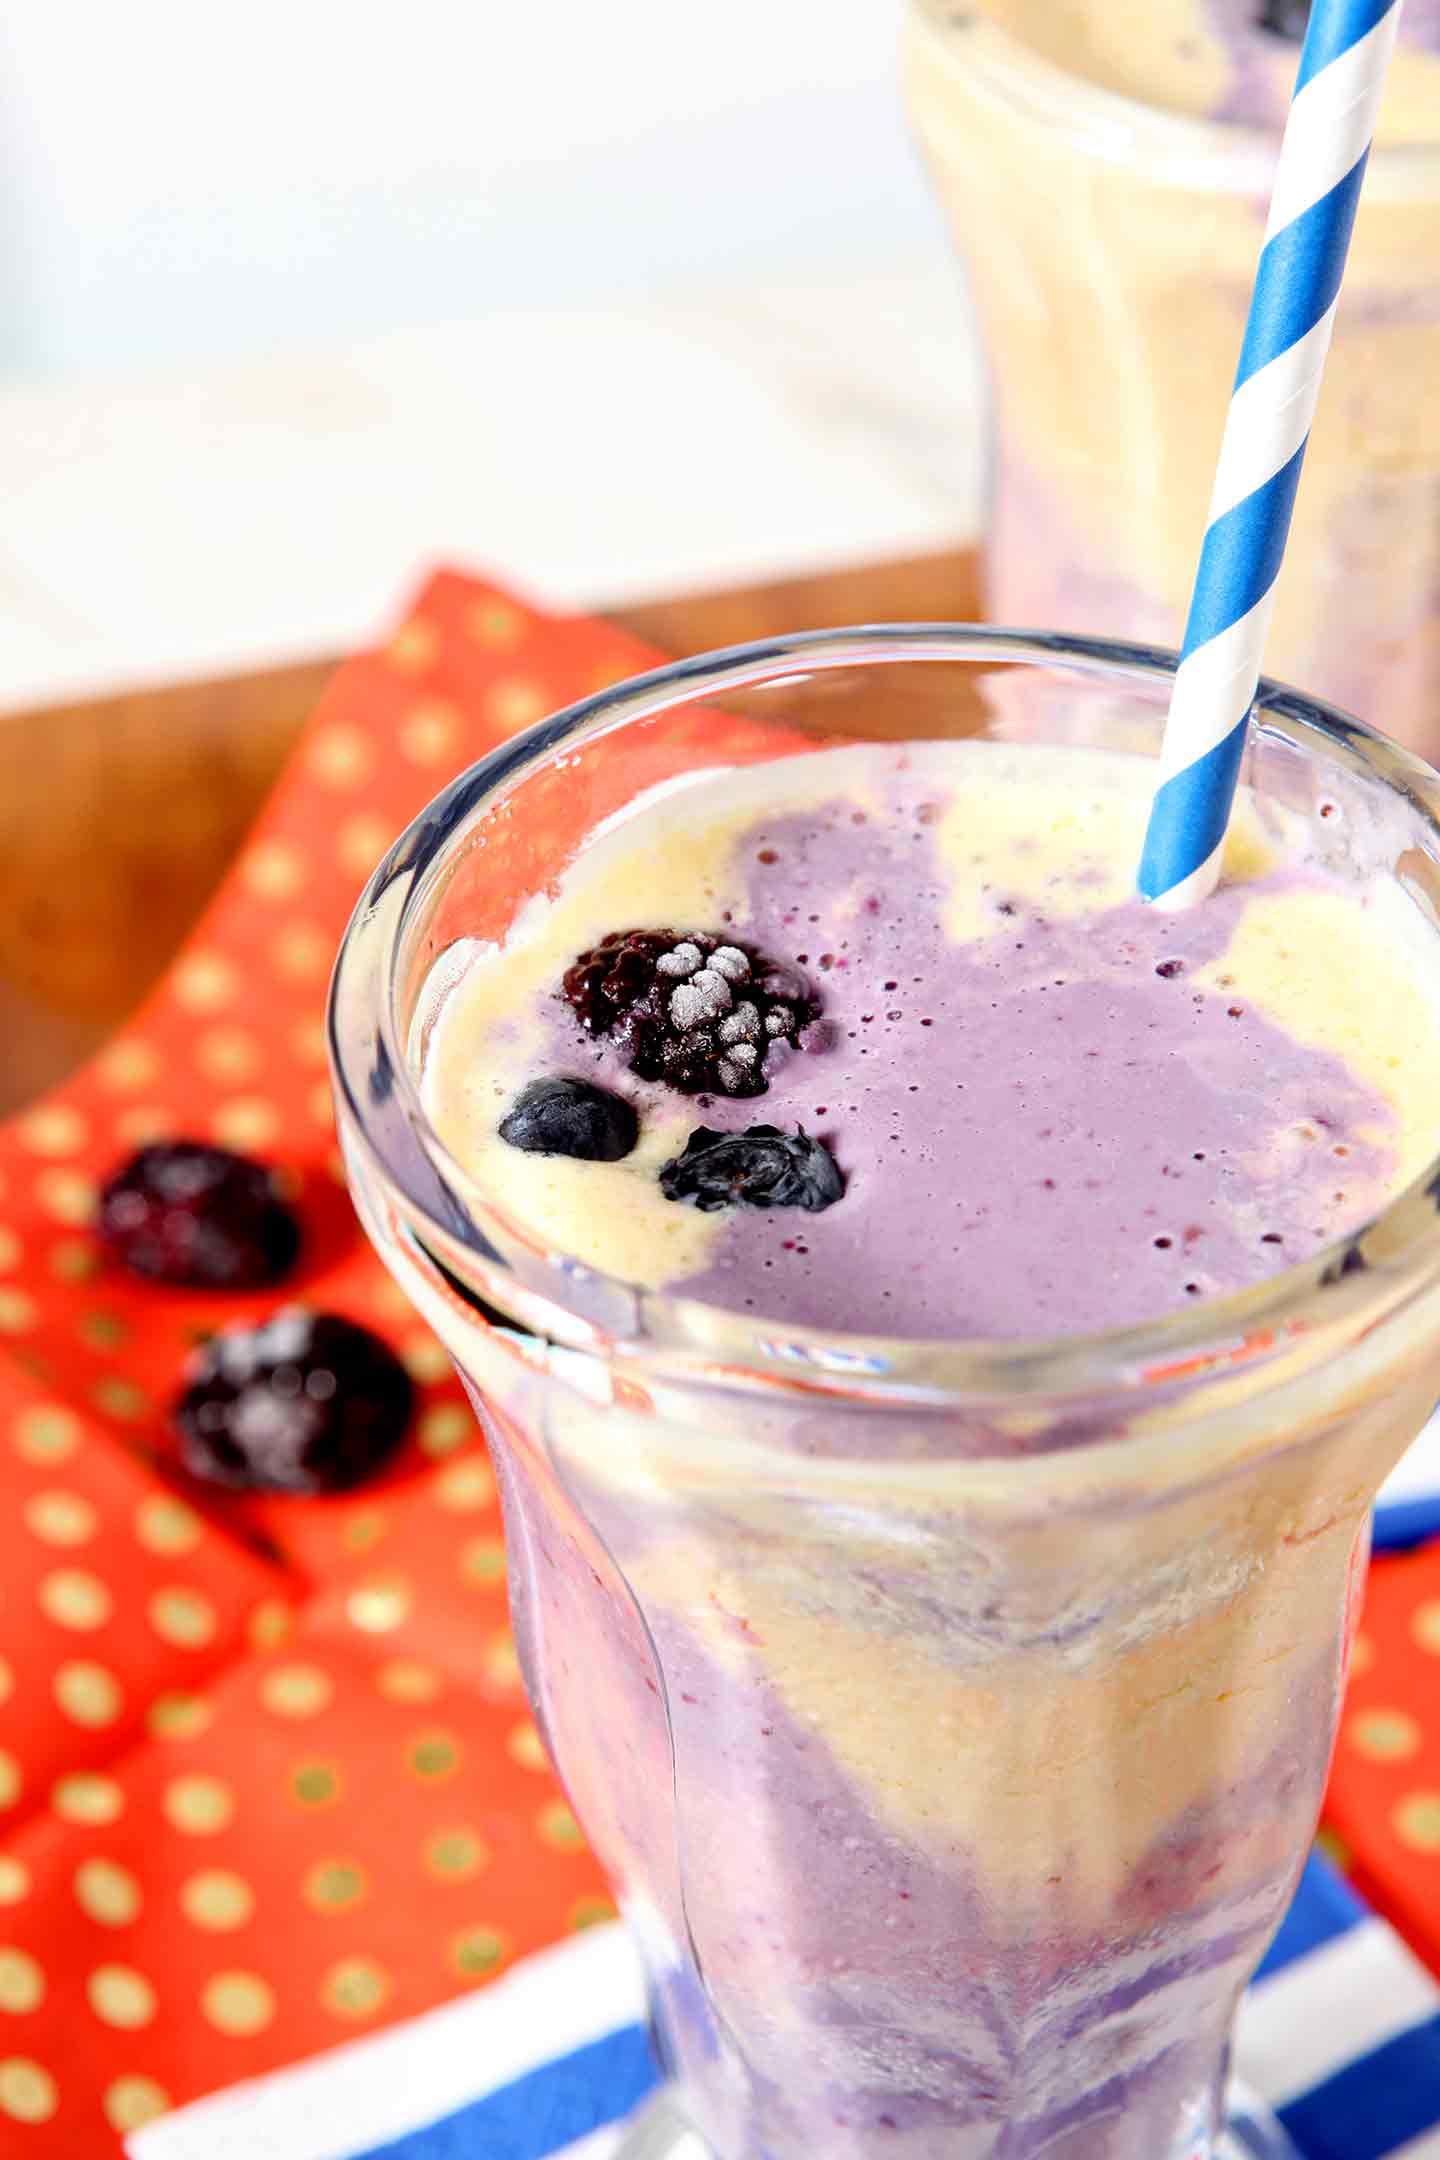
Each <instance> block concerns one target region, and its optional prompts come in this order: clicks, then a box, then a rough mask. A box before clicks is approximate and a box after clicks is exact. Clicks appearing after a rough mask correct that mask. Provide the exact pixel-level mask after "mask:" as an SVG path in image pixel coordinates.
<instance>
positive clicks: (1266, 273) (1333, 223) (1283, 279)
mask: <svg viewBox="0 0 1440 2160" xmlns="http://www.w3.org/2000/svg"><path fill="white" fill-rule="evenodd" d="M1369 156H1370V152H1369V149H1368V148H1367V149H1364V150H1362V151H1361V153H1360V155H1359V157H1358V158H1357V159H1356V160H1355V163H1354V164H1353V165H1352V166H1351V168H1350V170H1349V172H1348V173H1346V175H1345V177H1344V179H1343V180H1337V181H1336V183H1335V185H1334V187H1333V188H1331V190H1330V192H1329V194H1328V195H1322V196H1321V197H1320V200H1319V201H1318V202H1313V203H1311V205H1310V207H1309V209H1308V210H1302V211H1301V213H1300V215H1299V217H1297V218H1293V219H1292V220H1291V222H1290V223H1289V224H1288V225H1282V226H1281V228H1280V230H1279V232H1278V233H1276V235H1275V237H1274V239H1273V240H1271V241H1269V242H1268V243H1267V244H1266V247H1265V251H1264V253H1263V254H1262V255H1261V257H1260V267H1259V269H1258V270H1257V271H1256V273H1255V291H1254V294H1253V296H1252V298H1251V301H1250V316H1249V320H1248V321H1247V322H1246V325H1245V343H1244V344H1243V345H1242V346H1241V348H1240V365H1239V366H1238V368H1237V369H1236V370H1235V388H1236V389H1237V390H1238V389H1239V388H1240V385H1241V384H1242V383H1245V382H1248V381H1249V380H1250V377H1251V376H1252V375H1258V374H1259V372H1260V370H1261V368H1263V367H1268V366H1269V364H1270V362H1271V361H1272V360H1274V359H1276V358H1278V356H1279V355H1280V354H1281V353H1283V352H1288V351H1289V350H1290V347H1291V346H1292V345H1298V344H1299V342H1300V340H1301V338H1303V337H1305V336H1306V335H1307V333H1308V332H1309V331H1311V330H1313V329H1314V327H1315V325H1316V323H1318V322H1319V320H1320V318H1321V316H1322V315H1323V314H1324V313H1325V310H1326V309H1327V308H1328V307H1329V306H1330V305H1331V303H1332V302H1333V300H1334V298H1335V295H1336V294H1337V293H1338V292H1339V290H1340V280H1341V278H1342V277H1343V276H1344V275H1345V257H1346V255H1347V254H1348V253H1349V249H1350V234H1351V231H1352V229H1353V227H1354V224H1355V210H1356V206H1357V204H1358V203H1359V201H1360V188H1361V184H1362V182H1363V181H1364V178H1365V165H1366V161H1367V160H1368V158H1369Z"/></svg>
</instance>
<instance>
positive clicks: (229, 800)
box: [0, 552, 976, 1113]
mask: <svg viewBox="0 0 1440 2160" xmlns="http://www.w3.org/2000/svg"><path fill="white" fill-rule="evenodd" d="M975 591H976V587H975V565H974V559H973V557H972V556H971V555H969V554H967V553H958V552H957V553H952V554H944V555H932V556H924V557H920V558H917V559H913V560H910V561H906V562H894V563H883V564H877V565H875V566H873V567H870V568H867V569H860V570H844V571H837V572H831V573H828V574H825V575H822V576H816V577H807V578H795V579H788V580H786V581H785V582H783V583H779V584H769V585H757V586H749V587H745V588H743V589H739V590H736V591H730V592H718V593H707V594H703V595H698V596H692V597H688V598H683V599H678V600H656V601H651V602H648V603H647V604H645V605H644V606H640V607H631V608H626V609H623V610H620V611H617V612H616V616H615V619H616V621H618V622H620V623H622V624H623V625H624V627H625V628H626V629H627V630H632V631H634V632H635V634H636V635H637V636H639V637H642V638H645V639H647V640H649V642H650V643H652V644H654V645H656V646H658V647H660V649H661V650H662V651H664V652H668V653H673V654H674V655H676V656H677V657H680V656H682V655H685V654H688V653H697V652H705V651H707V650H708V649H709V648H711V647H712V646H716V645H733V644H737V643H739V642H741V641H742V640H743V639H746V638H756V637H773V636H775V635H777V634H779V633H781V632H783V631H789V630H806V629H821V628H829V627H839V626H841V625H843V624H845V623H852V622H867V621H868V622H886V621H895V622H924V621H945V620H948V621H956V620H964V619H966V618H968V617H970V616H972V615H973V613H974V611H975V605H976V599H975ZM335 665H336V662H335V661H334V660H316V661H313V662H311V663H309V664H308V665H304V666H298V667H287V668H277V669H274V670H271V671H269V672H267V673H264V674H255V675H237V676H231V677H229V678H226V679H224V680H221V681H216V682H198V683H185V684H182V685H178V686H175V687H173V688H165V689H158V690H145V691H137V692H132V693H130V694H128V695H126V696H123V697H111V698H101V699H94V700H91V701H88V702H86V703H84V704H76V705H63V706H55V707H52V708H49V709H47V710H45V711H43V712H21V713H12V714H10V715H8V716H7V717H5V718H4V719H3V721H0V727H3V729H4V732H5V735H6V738H7V741H6V754H5V758H4V771H5V784H4V788H3V791H0V1044H3V1046H4V1055H3V1057H0V1113H3V1112H6V1111H9V1110H12V1109H14V1108H16V1107H17V1106H18V1105H19V1104H21V1103H23V1102H25V1101H28V1100H29V1099H30V1098H31V1097H32V1096H34V1095H36V1094H38V1093H39V1092H40V1091H41V1090H42V1089H43V1088H45V1087H48V1086H49V1085H50V1084H51V1083H52V1082H53V1081H55V1080H58V1079H59V1078H61V1076H62V1075H63V1074H64V1073H66V1072H67V1071H69V1070H70V1069H71V1068H72V1067H73V1066H75V1065H77V1064H79V1063H80V1061H81V1060H82V1059H83V1058H85V1057H86V1056H88V1055H89V1053H90V1052H91V1051H92V1050H93V1049H95V1048H96V1047H97V1046H98V1045H99V1044H100V1043H101V1042H102V1041H103V1040H104V1038H105V1037H106V1035H107V1034H109V1032H110V1031H111V1029H112V1028H114V1027H115V1026H116V1024H117V1023H118V1022H119V1021H120V1020H122V1019H123V1018H124V1017H125V1015H126V1014H127V1013H128V1012H130V1011H131V1010H132V1009H133V1008H134V1007H135V1005H137V1004H138V1003H139V1001H140V999H141V998H142V997H143V996H144V994H145V992H146V991H147V990H148V989H149V987H150V985H151V983H152V982H154V980H155V979H156V977H157V976H158V975H159V974H160V973H161V972H162V971H163V969H164V967H165V965H166V963H167V962H168V961H169V959H170V957H171V955H172V954H173V953H174V951H175V949H176V947H177V946H178V945H179V943H180V941H181V939H182V938H183V937H184V935H185V932H186V930H187V929H188V928H189V926H190V924H191V923H192V922H193V921H194V920H195V918H196V916H197V915H198V914H199V912H200V909H201V908H202V907H203V905H204V903H205V901H206V899H207V898H208V897H209V895H210V893H211V891H212V890H213V889H214V887H215V885H216V884H217V882H218V881H219V879H220V877H221V876H222V875H223V873H224V870H225V867H226V865H227V863H228V862H229V861H230V858H231V856H232V855H233V854H234V852H235V850H236V848H237V847H238V846H239V844H240V842H241V840H242V839H243V838H244V835H245V832H246V830H247V828H248V826H249V824H250V822H251V820H252V818H253V817H254V815H255V813H256V811H257V810H258V809H259V807H260V804H261V802H262V801H263V800H264V797H265V794H266V792H267V790H268V789H269V787H270V785H271V783H272V781H273V780H274V779H275V777H276V775H277V773H278V772H279V770H280V768H281V766H282V765H283V763H284V761H285V757H286V754H287V752H288V750H289V748H290V746H291V744H292V742H293V741H294V739H295V736H296V734H297V732H298V730H299V728H300V726H301V724H302V722H303V721H304V719H305V717H306V715H307V714H308V713H309V712H310V710H311V708H312V707H313V705H314V703H315V700H316V698H317V697H318V696H319V694H320V691H321V690H322V689H323V687H324V685H325V683H326V681H327V679H328V677H329V675H330V673H331V671H332V669H333V668H334V666H335Z"/></svg>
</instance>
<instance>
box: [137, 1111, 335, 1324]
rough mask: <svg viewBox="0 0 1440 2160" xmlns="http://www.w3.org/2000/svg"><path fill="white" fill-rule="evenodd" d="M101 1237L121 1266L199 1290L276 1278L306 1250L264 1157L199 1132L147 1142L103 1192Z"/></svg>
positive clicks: (241, 1287)
mask: <svg viewBox="0 0 1440 2160" xmlns="http://www.w3.org/2000/svg"><path fill="white" fill-rule="evenodd" d="M99 1229H100V1236H101V1238H102V1239H103V1240H104V1242H105V1244H106V1246H107V1247H108V1248H109V1250H110V1251H111V1253H113V1255H114V1257H115V1258H116V1259H117V1260H118V1261H119V1262H120V1264H121V1266H122V1267H126V1268H128V1269H129V1270H130V1272H131V1274H132V1275H143V1276H145V1277H146V1278H147V1279H148V1280H149V1281H151V1282H162V1283H172V1284H175V1285H176V1286H177V1287H180V1288H184V1289H191V1290H255V1289H259V1288H261V1287H262V1286H263V1285H264V1284H266V1283H273V1282H278V1281H279V1279H280V1277H281V1276H282V1275H284V1274H286V1273H287V1272H288V1270H289V1269H290V1268H291V1267H292V1266H293V1265H294V1261H295V1256H296V1254H297V1253H298V1252H299V1250H300V1229H299V1225H298V1224H297V1222H296V1220H295V1217H294V1216H293V1215H292V1214H291V1212H290V1210H289V1208H287V1207H286V1205H285V1203H284V1201H283V1200H282V1199H281V1198H280V1196H279V1194H278V1193H277V1192H276V1190H275V1183H274V1179H273V1178H272V1176H271V1174H270V1172H269V1171H268V1170H267V1169H266V1168H265V1166H264V1165H263V1163H257V1162H251V1161H250V1160H249V1158H248V1157H247V1156H244V1155H232V1154H231V1153H230V1151H229V1149H228V1148H218V1147H209V1146H207V1145H206V1144H205V1142H203V1141H200V1140H174V1141H168V1142H165V1143H164V1144H162V1145H156V1146H154V1147H144V1148H141V1149H140V1151H139V1153H138V1154H135V1155H132V1156H131V1157H130V1159H129V1161H128V1162H126V1163H123V1164H122V1165H121V1167H120V1168H119V1169H118V1170H117V1171H116V1172H115V1173H114V1175H113V1176H112V1177H111V1178H110V1180H109V1182H108V1183H107V1184H106V1186H105V1188H104V1190H103V1191H102V1193H101V1195H100V1217H99Z"/></svg>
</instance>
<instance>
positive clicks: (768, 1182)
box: [660, 1125, 845, 1215]
mask: <svg viewBox="0 0 1440 2160" xmlns="http://www.w3.org/2000/svg"><path fill="white" fill-rule="evenodd" d="M660 1190H661V1191H662V1192H663V1193H664V1195H665V1198H666V1199H667V1200H687V1201H689V1202H690V1204H691V1205H692V1206H693V1207H697V1208H699V1209H701V1211H702V1212H703V1213H704V1214H706V1215H713V1214H714V1213H715V1211H716V1209H717V1208H727V1207H737V1206H744V1207H757V1208H773V1207H798V1208H804V1209H806V1211H807V1212H808V1213H809V1214H811V1215H818V1214H819V1212H820V1210H821V1209H822V1208H828V1207H833V1206H834V1205H835V1202H836V1201H837V1200H838V1199H840V1197H841V1196H842V1194H843V1193H844V1191H845V1180H844V1179H843V1178H842V1177H841V1175H840V1170H839V1166H838V1164H837V1163H836V1161H835V1158H834V1156H833V1155H832V1154H831V1153H830V1150H829V1149H828V1148H827V1147H826V1146H825V1144H824V1142H823V1141H822V1140H815V1139H812V1138H811V1136H810V1134H809V1133H807V1132H805V1131H803V1130H802V1129H800V1128H798V1127H797V1129H796V1130H795V1132H793V1133H783V1132H781V1130H780V1128H779V1126H778V1125H751V1126H749V1127H747V1129H746V1130H745V1131H744V1132H739V1133H724V1132H716V1131H714V1130H713V1128H712V1127H711V1126H709V1125H697V1126H696V1128H695V1130H694V1132H692V1133H691V1135H690V1137H689V1139H688V1140H687V1141H686V1143H685V1148H684V1152H683V1154H680V1155H677V1156H676V1157H675V1158H674V1160H673V1161H671V1162H668V1163H666V1164H665V1165H664V1167H663V1168H662V1169H661V1172H660Z"/></svg>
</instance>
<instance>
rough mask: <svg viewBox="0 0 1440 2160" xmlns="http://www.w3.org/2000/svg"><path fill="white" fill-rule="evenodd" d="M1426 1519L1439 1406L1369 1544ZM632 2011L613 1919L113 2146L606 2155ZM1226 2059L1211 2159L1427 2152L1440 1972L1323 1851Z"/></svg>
mask: <svg viewBox="0 0 1440 2160" xmlns="http://www.w3.org/2000/svg"><path fill="white" fill-rule="evenodd" d="M1437 1534H1440V1414H1437V1416H1436V1417H1435V1418H1432V1419H1431V1421H1430V1423H1429V1425H1427V1426H1426V1428H1425V1430H1424V1432H1423V1433H1422V1434H1421V1435H1420V1437H1419V1439H1418V1440H1417V1441H1416V1442H1415V1444H1414V1446H1413V1447H1412V1448H1411V1450H1410V1452H1409V1454H1408V1455H1407V1456H1406V1457H1405V1460H1404V1461H1403V1463H1402V1464H1401V1466H1400V1468H1399V1470H1398V1471H1397V1472H1396V1473H1395V1476H1394V1477H1393V1478H1392V1479H1391V1480H1390V1482H1389V1483H1388V1484H1387V1486H1386V1487H1385V1490H1384V1492H1383V1493H1382V1495H1381V1505H1380V1507H1379V1509H1378V1510H1377V1513H1376V1528H1375V1542H1376V1545H1377V1546H1378V1547H1387V1546H1388V1547H1391V1548H1399V1547H1404V1546H1407V1545H1413V1544H1418V1543H1419V1542H1420V1541H1421V1539H1423V1538H1426V1537H1429V1536H1433V1535H1437ZM643 2018H644V1998H643V1992H642V1989H641V1984H640V1974H639V1970H638V1967H637V1964H636V1961H635V1958H634V1956H633V1954H632V1952H631V1950H630V1946H629V1943H628V1941H627V1940H626V1938H625V1936H624V1934H623V1932H622V1930H621V1929H619V1928H618V1927H600V1928H593V1929H591V1930H589V1931H588V1932H587V1933H586V1934H584V1935H581V1936H578V1937H576V1938H574V1939H573V1940H572V1941H569V1942H565V1943H561V1944H558V1945H557V1946H556V1947H555V1948H554V1949H553V1950H547V1951H543V1952H542V1953H541V1954H540V1955H539V1956H537V1957H532V1958H529V1959H527V1960H526V1961H525V1962H524V1963H523V1964H522V1965H519V1966H517V1967H516V1969H515V1970H514V1971H513V1972H511V1973H510V1974H508V1975H507V1976H506V1977H505V1978H504V1979H501V1980H499V1981H497V1982H495V1983H494V1984H492V1985H491V1986H490V1987H488V1988H486V1989H485V1990H484V1991H483V1992H482V1993H480V1994H478V1995H472V1996H467V1997H464V1998H463V1999H462V2000H460V2001H459V2002H455V2003H451V2004H448V2005H447V2006H446V2007H445V2008H444V2009H442V2010H436V2011H432V2012H431V2013H430V2015H429V2016H428V2017H423V2018H416V2019H413V2020H412V2021H411V2022H410V2023H409V2024H406V2025H399V2026H394V2027H392V2028H391V2029H390V2030H389V2031H387V2032H384V2033H380V2034H378V2035H377V2036H376V2037H375V2038H374V2039H371V2040H359V2041H354V2042H352V2043H351V2044H350V2045H349V2046H346V2047H341V2048H335V2049H333V2050H331V2051H330V2052H329V2053H328V2054H325V2055H321V2056H317V2057H315V2058H313V2059H312V2060H311V2061H309V2062H305V2063H300V2064H298V2065H296V2067H295V2068H293V2069H290V2070H282V2071H277V2072H276V2073H275V2074H274V2075H273V2076H270V2077H266V2078H259V2079H256V2080H254V2081H253V2082H252V2083H249V2084H245V2085H236V2086H231V2087H230V2088H228V2089H227V2090H226V2091H224V2092H220V2093H216V2094H213V2095H212V2096H211V2097H210V2098H209V2099H206V2100H198V2101H196V2102H194V2103H193V2104H192V2105H191V2106H190V2107H187V2108H181V2109H179V2110H178V2111H177V2112H176V2113H175V2114H173V2115H167V2116H164V2117H162V2118H161V2120H160V2121H158V2122H155V2123H151V2124H150V2125H148V2127H147V2128H145V2129H143V2130H138V2131H136V2132H134V2133H133V2134H132V2135H131V2137H130V2138H129V2140H128V2141H127V2150H128V2152H129V2153H130V2155H131V2160H615V2155H616V2152H617V2148H618V2146H619V2143H620V2140H621V2134H622V2133H621V2130H620V2128H619V2125H620V2123H621V2121H622V2119H623V2118H624V2117H625V2116H626V2115H627V2114H629V2113H630V2112H631V2110H632V2109H634V2108H636V2107H638V2106H640V2105H641V2104H642V2103H643V2102H644V2101H645V2099H646V2096H647V2095H648V2094H649V2093H650V2092H651V2089H652V2087H653V2085H654V2081H655V2072H654V2067H653V2065H652V2063H651V2060H650V2054H649V2050H648V2047H647V2045H646V2040H645V2032H644V2025H643ZM1236 2070H1237V2087H1236V2103H1235V2111H1234V2119H1233V2123H1232V2128H1231V2133H1230V2137H1229V2140H1228V2141H1227V2148H1226V2151H1225V2154H1224V2155H1223V2160H1251V2156H1261V2155H1263V2156H1264V2160H1284V2156H1285V2154H1286V2152H1287V2149H1288V2150H1289V2151H1290V2152H1291V2153H1293V2155H1295V2156H1296V2160H1440V1985H1437V1983H1436V1981H1435V1980H1434V1979H1433V1978H1432V1977H1431V1975H1430V1974H1429V1973H1428V1972H1427V1971H1426V1970H1425V1968H1424V1967H1423V1966H1422V1965H1421V1964H1420V1963H1419V1962H1418V1960H1417V1959H1416V1958H1414V1957H1413V1956H1412V1955H1411V1953H1410V1952H1409V1951H1408V1950H1407V1949H1406V1948H1405V1946H1404V1945H1403V1944H1402V1943H1401V1942H1400V1940H1399V1939H1398V1937H1397V1936H1396V1935H1395V1934H1394V1933H1393V1931H1392V1930H1391V1929H1390V1928H1389V1927H1388V1926H1387V1925H1386V1924H1385V1923H1384V1921H1382V1920H1379V1919H1377V1918H1376V1916H1375V1915H1374V1914H1373V1913H1370V1912H1368V1911H1367V1910H1366V1909H1365V1907H1364V1906H1362V1905H1361V1904H1360V1903H1359V1902H1358V1900H1357V1899H1356V1898H1355V1896H1354V1894H1353V1893H1352V1892H1351V1891H1350V1890H1349V1889H1348V1888H1347V1886H1346V1885H1345V1884H1344V1883H1343V1882H1342V1881H1341V1880H1340V1878H1339V1877H1338V1876H1337V1875H1336V1874H1335V1873H1334V1871H1333V1870H1332V1869H1331V1868H1329V1867H1327V1866H1326V1865H1325V1863H1324V1862H1323V1861H1321V1860H1319V1859H1314V1860H1312V1861H1311V1863H1310V1865H1309V1867H1308V1868H1307V1870H1306V1873H1305V1876H1304V1879H1303V1881H1302V1883H1301V1885H1300V1889H1299V1892H1298V1894H1297V1896H1296V1899H1295V1903H1294V1905H1293V1906H1292V1908H1291V1911H1290V1916H1289V1918H1288V1919H1287V1921H1286V1923H1285V1925H1284V1927H1283V1928H1282V1930H1281V1932H1280V1935H1279V1937H1278V1938H1277V1940H1276V1942H1275V1945H1274V1947H1273V1948H1272V1950H1271V1952H1270V1955H1269V1957H1268V1958H1267V1959H1266V1961H1265V1963H1264V1965H1263V1966H1262V1967H1261V1969H1260V1972H1259V1974H1258V1975H1257V1976H1256V1980H1255V1983H1254V1985H1253V1986H1252V1988H1251V1990H1250V1992H1249V1995H1248V1996H1247V1997H1246V2002H1245V2009H1244V2012H1243V2014H1242V2016H1241V2021H1240V2031H1239V2040H1238V2046H1237V2051H1236ZM1252 2095H1253V2096H1254V2097H1253V2098H1252V2097H1251V2096H1252ZM1268 2110H1274V2117H1275V2118H1278V2124H1277V2121H1276V2120H1275V2119H1273V2118H1271V2117H1270V2116H1269V2115H1268V2113H1267V2111H1268ZM686 2160H689V2156H686ZM693 2160H704V2156H703V2155H702V2154H700V2153H699V2152H698V2151H697V2152H696V2153H695V2155H694V2156H693Z"/></svg>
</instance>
